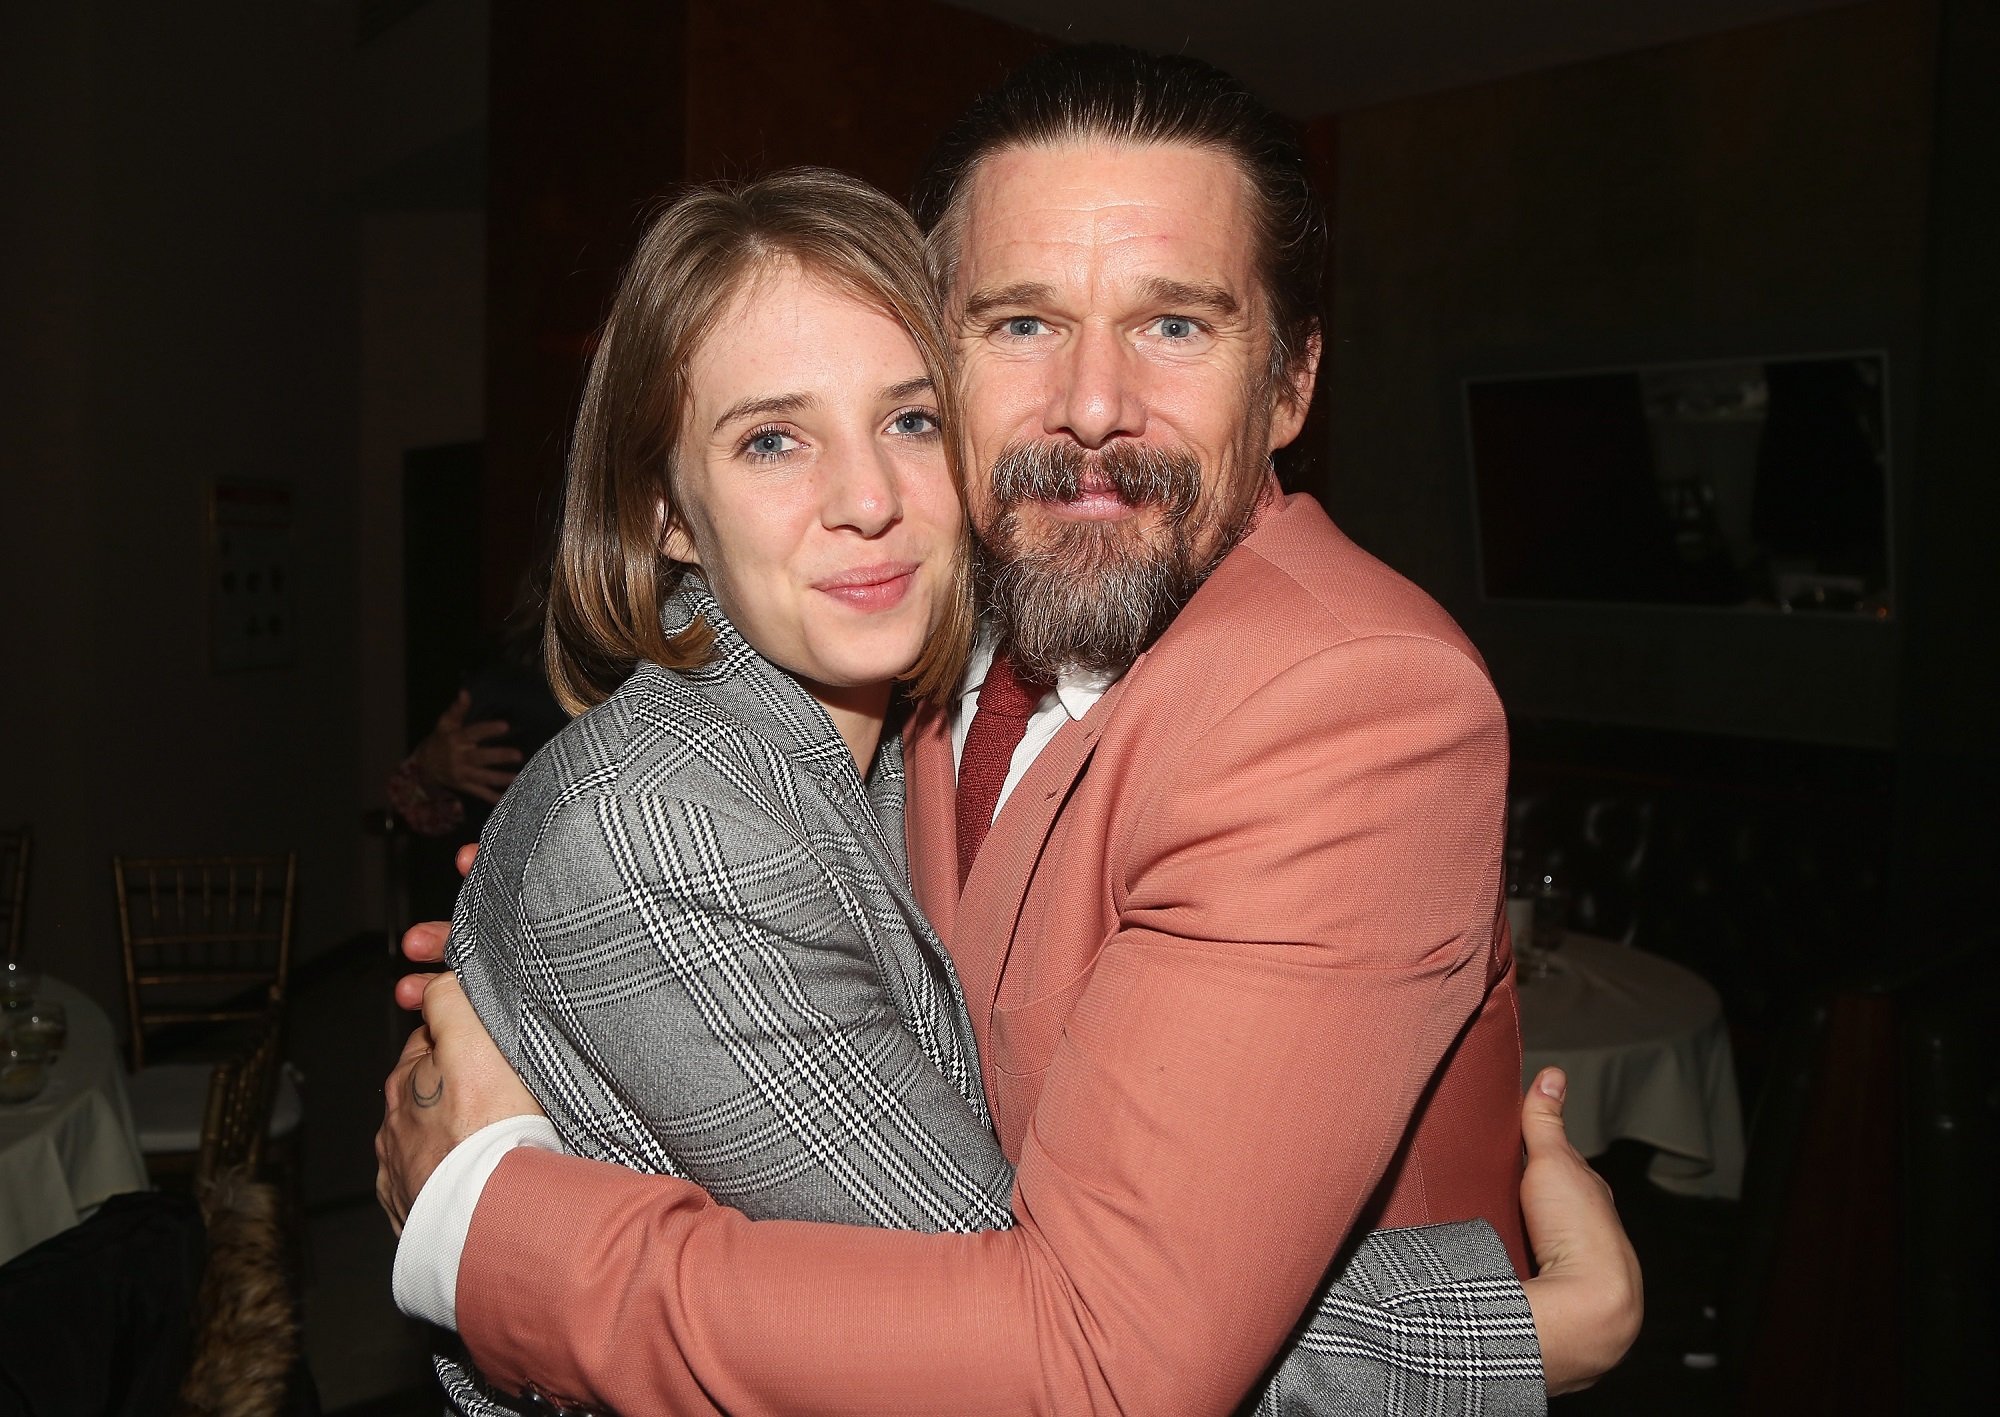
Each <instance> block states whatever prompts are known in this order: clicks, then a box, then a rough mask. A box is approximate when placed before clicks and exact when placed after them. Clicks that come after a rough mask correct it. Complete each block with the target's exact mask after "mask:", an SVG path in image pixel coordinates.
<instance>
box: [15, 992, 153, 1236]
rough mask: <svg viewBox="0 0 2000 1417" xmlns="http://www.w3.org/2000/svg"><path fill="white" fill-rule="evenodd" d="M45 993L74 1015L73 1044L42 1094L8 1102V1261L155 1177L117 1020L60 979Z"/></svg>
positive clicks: (52, 1071) (71, 1025) (66, 1047)
mask: <svg viewBox="0 0 2000 1417" xmlns="http://www.w3.org/2000/svg"><path fill="white" fill-rule="evenodd" d="M41 996H42V997H43V998H45V999H53V1000H56V1001H57V1002H59V1003H61V1004H62V1005H63V1007H64V1009H65V1010H66V1011H67V1013H68V1014H69V1041H68V1042H67V1043H66V1044H64V1046H63V1054H62V1058H61V1059H60V1060H59V1061H58V1062H57V1063H56V1065H55V1066H54V1067H53V1068H51V1069H50V1071H49V1083H48V1086H47V1087H45V1088H44V1089H42V1094H41V1096H39V1097H37V1098H36V1099H35V1100H34V1101H32V1102H0V1264H4V1263H5V1262H6V1261H8V1260H10V1259H12V1258H14V1256H16V1255H18V1254H20V1253H21V1252H22V1251H23V1250H28V1249H32V1248H33V1247H34V1246H36V1245H38V1244H40V1243H41V1242H42V1241H44V1240H46V1239H48V1238H49V1237H50V1236H51V1235H54V1234H57V1233H58V1232H60V1231H63V1230H66V1229H68V1228H69V1227H70V1226H72V1225H74V1224H76V1222H77V1220H78V1219H79V1218H80V1217H81V1216H82V1215H83V1213H84V1212H86V1211H88V1210H89V1209H90V1208H91V1207H93V1206H96V1205H100V1204H102V1203H103V1202H104V1201H105V1200H107V1199H109V1198H110V1197H112V1196H115V1195H117V1194H119V1193H120V1192H122V1191H143V1190H145V1189H146V1187H147V1185H148V1184H149V1182H148V1181H147V1179H146V1163H145V1160H144V1158H143V1157H141V1156H140V1154H139V1139H138V1137H137V1135H136V1134H135V1133H134V1132H133V1130H132V1109H131V1107H130V1106H129V1105H128V1103H127V1102H126V1098H125V1078H124V1073H125V1065H124V1063H123V1062H122V1061H121V1060H120V1058H119V1056H118V1046H117V1039H116V1035H115V1034H114V1033H113V1032H112V1029H111V1021H110V1020H109V1019H107V1018H106V1017H105V1016H104V1011H103V1010H102V1009H100V1008H98V1007H97V1005H96V1004H93V1003H92V1002H91V1001H90V1000H89V999H88V998H86V997H85V996H84V995H82V994H80V993H78V992H77V991H76V990H74V989H72V988H70V987H69V986H68V985H66V984H63V983H61V982H60V981H57V980H53V979H48V978H46V977H44V979H43V981H42V987H41Z"/></svg>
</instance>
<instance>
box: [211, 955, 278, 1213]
mask: <svg viewBox="0 0 2000 1417" xmlns="http://www.w3.org/2000/svg"><path fill="white" fill-rule="evenodd" d="M281 1047H282V1038H281V1036H280V1014H279V1000H278V998H277V993H276V991H275V990H273V991H272V993H271V996H270V1005H269V1007H268V1009H267V1010H266V1014H265V1020H264V1026H263V1030H262V1032H261V1034H260V1035H259V1037H258V1039H257V1041H256V1043H255V1044H254V1045H252V1047H251V1048H250V1050H249V1051H248V1052H246V1053H244V1054H243V1055H242V1056H240V1057H236V1058H226V1059H224V1060H223V1061H222V1062H220V1063H217V1064H216V1065H215V1069H214V1071H213V1072H211V1073H210V1074H209V1078H208V1105H207V1110H206V1114H205V1115H204V1117H203V1119H202V1124H201V1152H200V1159H199V1160H198V1161H197V1162H196V1164H195V1194H196V1195H197V1196H199V1195H203V1194H206V1192H207V1191H208V1190H210V1189H211V1188H212V1187H213V1186H214V1185H215V1184H216V1182H218V1181H219V1180H220V1179H221V1177H222V1175H223V1174H224V1173H225V1172H227V1171H231V1170H236V1171H241V1172H242V1173H243V1174H244V1175H245V1176H246V1177H249V1178H252V1179H254V1178H255V1177H256V1176H257V1173H258V1171H259V1170H260V1169H261V1167H262V1165H263V1160H264V1140H265V1136H266V1135H267V1133H268V1132H269V1131H270V1127H271V1109H272V1106H273V1105H274V1104H275V1102H276V1101H277V1091H278V1075H279V1071H280V1062H279V1059H280V1049H281Z"/></svg>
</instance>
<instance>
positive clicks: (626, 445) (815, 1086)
mask: <svg viewBox="0 0 2000 1417" xmlns="http://www.w3.org/2000/svg"><path fill="white" fill-rule="evenodd" d="M928 290H929V286H928V283H927V280H926V276H925V272H924V268H923V260H922V254H921V247H920V243H919V238H918V235H917V232H916V230H915V228H914V226H913V224H912V223H911V221H910V219H909V218H908V217H907V216H906V215H905V214H904V213H903V211H902V210H901V208H899V207H897V206H896V205H895V204H894V203H892V202H891V201H889V200H888V199H887V198H885V197H883V196H881V195H880V194H879V193H876V192H874V191H873V190H872V189H869V188H867V187H865V186H863V185H861V184H859V183H856V182H853V181H851V180H849V179H846V178H843V177H840V176H838V175H836V174H832V173H827V172H817V171H796V172H790V173H784V174H780V175H778V176H775V177H772V178H768V179H765V180H764V181H761V182H757V183H754V184H750V185H748V186H745V187H740V188H734V189H728V188H705V189H701V190H697V191H695V192H693V193H691V194H690V195H689V196H687V197H685V198H683V199H682V200H681V201H680V202H679V203H678V204H676V205H675V206H674V207H673V208H672V209H670V210H669V211H668V212H667V213H666V214H665V215H664V216H663V217H662V218H661V219H660V220H659V221H658V222H657V223H656V224H655V225H654V227H653V228H652V230H651V231H650V232H649V233H648V234H647V236H646V238H645V239H644V241H643V242H642V244H641V246H640V249H639V251H638V253H637V255H636V256H635V257H634V259H633V262H632V264H631V267H630V269H629V270H628V271H627V273H626V276H625V278H624V281H623V283H622V285H621V288H620V290H619V293H618V296H617V299H616V302H615V304H614V307H613V312H612V315H611V318H610V321H609V323H608V325H607V327H606V330H605V333H604V338H603V340H602V342H601V344H600V346H599V349H598V351H597V353H596V355H595V357H594V358H593V360H592V365H591V371H590V377H589V381H588V384H587V386H586V390H585V394H584V400H583V406H582V410H581V413H580V416H579V420H578V426H577V433H576V439H575V443H574V447H573V450H572V454H571V458H570V467H569V479H568V486H567V490H566V494H565V504H564V512H563V525H562V532H561V537H560V546H559V550H558V553H557V565H556V568H555V573H554V578H553V582H552V589H551V598H550V608H549V618H548V636H547V646H546V652H547V667H548V672H549V678H550V683H551V686H552V687H553V688H554V690H555V692H556V694H557V696H558V697H559V699H561V700H562V701H563V703H564V705H565V707H567V708H569V709H571V710H572V711H575V712H578V713H580V715H581V716H580V717H578V718H577V719H576V720H575V721H574V722H573V723H571V724H570V725H569V727H567V728H566V729H564V730H563V732H561V733H560V734H559V735H558V736H557V737H556V738H555V739H554V740H553V741H552V742H551V743H550V744H549V745H548V747H546V748H545V749H544V750H543V751H542V752H541V753H539V754H538V755H537V756H536V757H535V759H534V760H533V761H532V762H530V763H529V764H528V765H527V767H526V768H525V769H524V770H523V771H522V772H521V774H520V776H519V778H518V779H517V780H516V782H515V783H514V785H513V787H512V788H511V789H510V790H509V792H508V793H507V795H506V797H505V798H504V799H503V801H502V802H501V804H500V806H499V808H498V809H497V810H496V811H495V812H494V814H493V816H492V818H491V819H490V821H489V823H488V825H487V828H486V831H485V833H484V835H483V839H482V843H481V850H480V853H479V857H478V861H477V864H476V865H475V867H474V869H473V871H472V874H471V876H470V877H469V879H468V881H467V883H466V886H465V888H464V890H463V891H462V892H461V894H460V897H459V903H458V908H457V911H456V914H455V918H454V920H453V923H452V932H451V944H450V958H451V962H452V963H453V965H454V966H455V967H456V968H457V970H458V971H459V974H460V976H461V977H462V979H463V981H464V984H465V988H466V991H467V993H468V995H469V996H470V998H471V999H472V1002H473V1004H474V1006H475V1007H476V1008H477V1010H478V1012H479V1015H480V1017H481V1019H482V1021H483V1022H484V1023H485V1025H486V1027H487V1029H488V1031H489V1032H491V1034H492V1035H493V1037H494V1039H495V1041H496V1042H497V1043H498V1044H499V1046H500V1048H501V1049H502V1051H503V1052H504V1053H505V1054H506V1055H507V1057H508V1058H509V1060H510V1061H511V1062H512V1063H513V1064H514V1066H515V1068H516V1069H517V1070H518V1071H519V1072H520V1073H521V1075H522V1077H523V1079H524V1080H525V1081H526V1083H527V1084H528V1086H529V1088H530V1090H531V1091H532V1092H533V1093H534V1094H535V1096H536V1098H537V1100H538V1101H539V1102H540V1104H541V1106H542V1107H543V1109H544V1110H545V1111H546V1112H547V1113H548V1115H549V1117H550V1118H551V1120H552V1121H553V1122H554V1123H555V1125H556V1127H557V1129H558V1131H559V1132H560V1133H561V1135H562V1138H563V1140H564V1142H565V1144H566V1145H568V1146H569V1147H571V1148H572V1149H574V1150H576V1151H578V1152H580V1153H582V1154H584V1155H588V1156H594V1157H598V1158H602V1159H608V1160H613V1161H618V1162H622V1163H624V1164H626V1165H628V1166H632V1167H635V1168H638V1169H641V1170H646V1171H654V1172H666V1173H670V1174H674V1175H680V1176H685V1177H688V1178H690V1179H692V1180H694V1181H696V1182H698V1183H699V1184H701V1185H702V1186H703V1187H704V1188H705V1189H707V1190H708V1191H709V1192H710V1193H711V1194H712V1195H714V1196H715V1197H716V1198H717V1199H718V1200H720V1201H722V1202H723V1203H725V1204H728V1205H731V1206H734V1207H736V1208H738V1209H740V1210H742V1211H744V1212H746V1213H748V1214H749V1215H751V1216H756V1217H784V1218H794V1219H811V1220H829V1221H840V1222H847V1223H855V1224H870V1225H878V1226H894V1227H903V1228H913V1229H926V1230H972V1229H980V1228H996V1227H1004V1226H1006V1225H1008V1224H1010V1223H1011V1217H1010V1215H1009V1212H1008V1202H1009V1193H1010V1190H1011V1184H1012V1171H1011V1168H1010V1167H1009V1165H1008V1164H1007V1162H1006V1160H1005V1158H1004V1157H1003V1156H1002V1155H1001V1153H1000V1150H999V1147H998V1146H997V1144H996V1143H995V1141H994V1139H993V1137H992V1134H991V1131H990V1130H989V1125H988V1120H987V1114H986V1109H985V1104H984V1101H983V1095H982V1091H981V1085H980V1078H979V1069H978V1061H977V1058H976V1057H975V1052H974V1044H973V1041H972V1040H973V1034H972V1030H971V1026H970V1023H969V1020H968V1019H967V1017H966V1012H965V1005H964V1001H963V998H962V996H961V993H960V990H959V985H958V980H957V977H956V975H955V974H954V972H953V969H952V965H951V962H950V959H949V958H948V957H947V955H946V954H945V952H944V951H943V950H942V948H940V946H939V944H938V941H937V939H936V937H935V936H934V935H933V933H932V932H931V930H930V927H929V926H928V925H927V924H926V923H925V921H924V919H923V917H922V915H921V913H920V912H919V910H918V909H917V906H916V903H915V901H914V900H913V898H912V897H911V895H910V892H909V889H908V885H907V882H906V879H905V864H904V852H903V842H902V759H901V752H900V746H899V744H898V743H897V741H896V738H895V735H894V732H893V723H894V717H895V713H896V707H897V703H898V698H899V694H900V693H907V694H909V695H912V696H923V695H928V694H942V693H948V692H951V691H952V690H954V689H955V687H956V682H957V676H958V673H959V670H960V667H961V664H962V661H963V659H964V657H965V653H966V647H967V640H968V636H969V630H970V620H971V610H970V603H969V592H968V588H967V569H966V562H967V557H966V545H965V533H964V522H963V515H962V510H961V504H960V497H959V486H958V478H957V475H956V474H957V457H956V453H955V450H954V445H953V443H952V442H951V440H950V439H949V438H948V437H947V436H946V435H945V431H944V430H947V429H949V428H951V427H952V426H953V417H952V412H953V393H952V387H951V384H950V380H949V378H948V377H947V376H948V368H949V361H948V357H947V344H946V337H945V335H944V332H943V330H942V328H941V327H940V325H939V322H938V317H937V315H936V313H935V312H934V311H933V309H932V307H931V304H930V300H929V296H928ZM899 681H900V682H901V684H902V685H903V686H904V687H903V689H902V690H899V689H898V688H897V683H898V682H899ZM1345 1302H1347V1303H1348V1305H1349V1307H1350V1308H1352V1307H1354V1306H1355V1305H1356V1304H1357V1303H1365V1302H1366V1301H1365V1300H1356V1299H1354V1298H1352V1297H1351V1296H1350V1297H1348V1298H1347V1299H1346V1300H1345ZM1329 1312H1331V1310H1329ZM1316 1321H1317V1320H1316ZM1324 1361H1325V1359H1324V1358H1323V1357H1321V1356H1319V1355H1315V1354H1313V1353H1310V1352H1308V1351H1307V1350H1306V1348H1304V1347H1302V1348H1300V1349H1299V1350H1298V1351H1297V1352H1296V1353H1295V1355H1294V1356H1293V1357H1292V1358H1290V1359H1289V1360H1288V1361H1287V1364H1286V1365H1285V1369H1284V1372H1283V1373H1282V1374H1281V1375H1280V1378H1279V1382H1285V1381H1286V1380H1287V1379H1288V1378H1289V1377H1291V1376H1294V1375H1296V1374H1297V1373H1299V1372H1300V1371H1301V1370H1302V1369H1304V1368H1306V1367H1308V1366H1310V1365H1313V1364H1315V1363H1320V1362H1324ZM440 1373H441V1376H443V1378H444V1380H445V1382H446V1385H447V1389H448V1391H449V1392H450V1393H451V1395H452V1397H453V1399H454V1401H456V1402H458V1403H459V1405H460V1406H461V1408H463V1409H465V1410H470V1411H485V1410H493V1408H492V1407H491V1406H490V1405H489V1404H490V1403H491V1399H490V1398H489V1397H487V1396H486V1395H484V1394H483V1393H482V1392H481V1391H480V1390H479V1389H478V1388H477V1386H476V1380H475V1379H473V1378H471V1377H470V1376H469V1375H468V1374H467V1373H466V1372H465V1371H464V1370H463V1369H462V1368H461V1367H459V1366H458V1365H457V1364H455V1363H454V1362H452V1361H451V1360H446V1359H441V1360H440ZM1323 1386H1324V1380H1322V1381H1321V1382H1313V1381H1311V1380H1308V1381H1307V1382H1306V1383H1305V1384H1304V1385H1303V1390H1304V1391H1305V1392H1316V1391H1320V1390H1321V1389H1322V1387H1323ZM1536 1387H1537V1388H1538V1387H1539V1384H1538V1381H1537V1383H1536ZM1274 1391H1275V1386H1274ZM1266 1403H1267V1405H1268V1407H1269V1410H1276V1402H1275V1399H1274V1398H1273V1397H1272V1395H1271V1394H1270V1393H1267V1394H1266Z"/></svg>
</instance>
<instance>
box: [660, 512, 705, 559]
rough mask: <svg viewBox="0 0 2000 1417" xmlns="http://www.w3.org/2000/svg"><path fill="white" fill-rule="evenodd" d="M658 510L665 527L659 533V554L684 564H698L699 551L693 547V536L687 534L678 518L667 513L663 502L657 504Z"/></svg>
mask: <svg viewBox="0 0 2000 1417" xmlns="http://www.w3.org/2000/svg"><path fill="white" fill-rule="evenodd" d="M659 511H660V522H661V524H662V525H663V526H665V528H666V530H665V531H662V532H661V533H660V554H661V555H663V556H665V557H666V558H667V559H668V560H669V561H679V562H680V563H681V564H682V565H684V566H699V565H700V564H701V552H700V551H698V550H696V549H695V544H694V538H693V537H691V536H689V535H688V532H687V528H686V527H685V526H683V525H682V524H681V521H680V518H678V517H675V516H671V515H669V514H668V512H667V504H666V503H665V502H661V503H660V504H659Z"/></svg>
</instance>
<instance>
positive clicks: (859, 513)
mask: <svg viewBox="0 0 2000 1417" xmlns="http://www.w3.org/2000/svg"><path fill="white" fill-rule="evenodd" d="M902 516H903V498H902V492H901V489H900V488H899V487H898V485H897V481H896V472H895V469H894V468H893V467H892V466H890V464H889V461H888V459H887V458H885V457H884V456H883V455H882V454H881V453H879V452H876V451H873V450H870V451H868V452H858V453H855V454H854V455H852V456H850V457H847V458H845V459H843V460H842V461H841V464H840V465H839V466H838V467H836V468H834V469H833V470H832V472H831V475H830V477H829V479H828V486H827V494H826V501H825V504H824V508H823V512H822V517H821V519H822V521H823V522H824V523H825V524H826V526H827V528H828V529H829V530H839V529H842V528H845V529H848V530H851V531H857V532H859V533H860V534H861V535H863V536H879V535H880V534H881V533H883V532H885V531H887V530H888V529H889V528H890V527H892V526H894V525H895V524H896V523H897V522H898V521H900V520H902Z"/></svg>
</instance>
